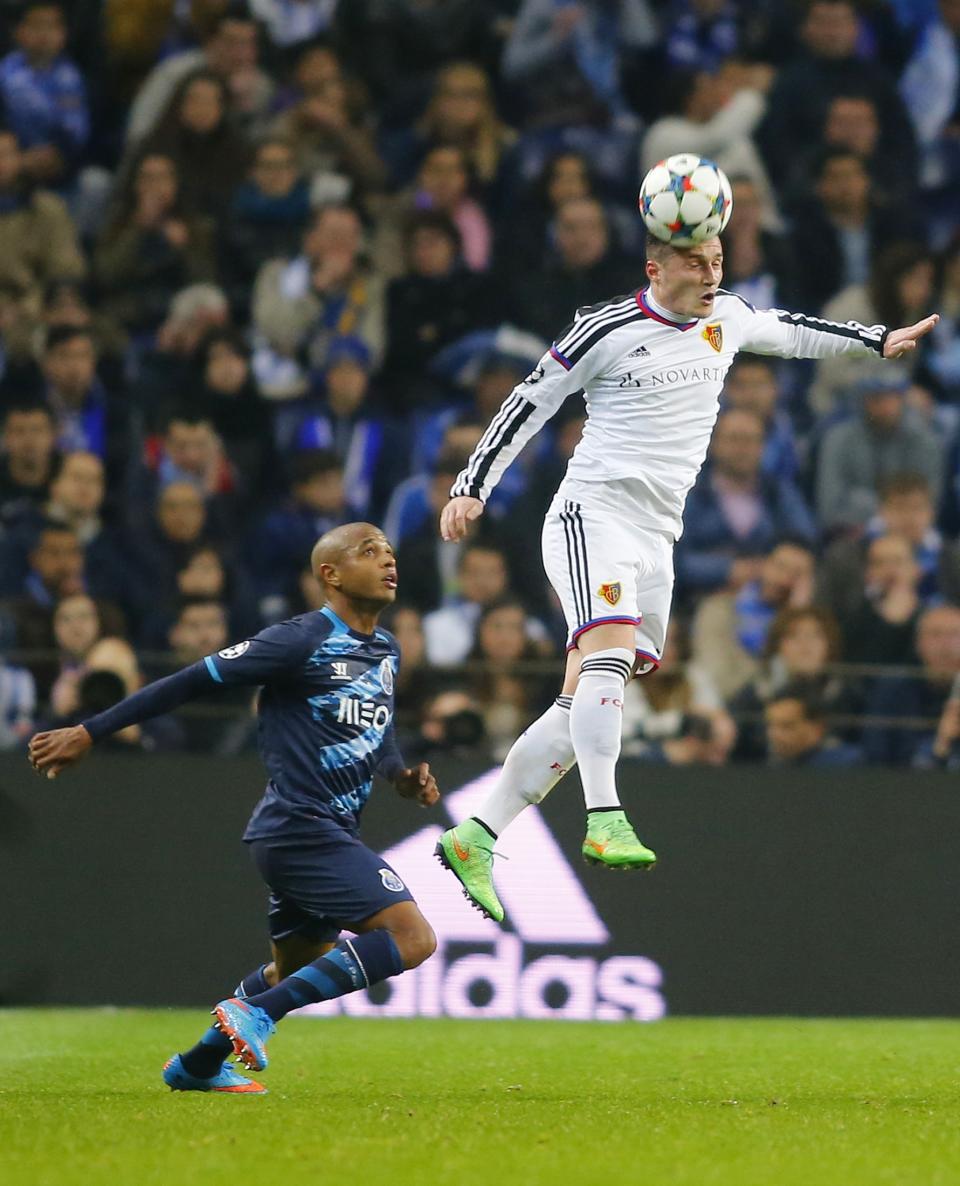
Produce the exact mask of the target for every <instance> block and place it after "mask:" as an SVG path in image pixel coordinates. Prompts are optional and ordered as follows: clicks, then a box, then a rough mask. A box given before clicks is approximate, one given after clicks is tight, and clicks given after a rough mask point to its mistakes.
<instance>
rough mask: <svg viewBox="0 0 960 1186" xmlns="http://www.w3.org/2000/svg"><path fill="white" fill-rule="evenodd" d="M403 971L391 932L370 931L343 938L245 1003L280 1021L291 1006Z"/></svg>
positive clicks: (330, 997) (328, 998)
mask: <svg viewBox="0 0 960 1186" xmlns="http://www.w3.org/2000/svg"><path fill="white" fill-rule="evenodd" d="M402 971H403V960H402V959H401V958H400V952H399V951H398V950H397V945H396V943H394V941H393V936H392V935H391V934H390V932H389V931H369V932H368V933H367V934H365V935H357V936H356V938H354V939H342V940H341V941H340V942H339V943H338V944H337V945H336V947H334V949H333V950H332V951H328V952H327V954H326V955H323V956H321V957H320V959H318V960H314V961H313V963H312V964H307V966H306V967H305V968H301V969H300V970H299V971H298V972H294V974H293V975H292V976H288V977H287V978H286V980H281V981H280V983H279V984H278V985H277V987H276V988H270V989H268V990H267V991H266V992H264V993H260V994H259V995H258V996H255V997H249V998H248V1003H249V1004H251V1005H257V1006H259V1008H261V1009H263V1010H264V1011H265V1012H266V1013H268V1014H269V1016H270V1017H271V1018H272V1019H273V1020H274V1021H279V1020H280V1018H281V1017H285V1016H286V1015H287V1014H288V1013H289V1012H290V1011H291V1009H299V1008H300V1006H301V1005H311V1004H313V1003H315V1002H316V1001H331V1000H333V998H334V997H342V996H344V995H345V994H346V993H348V992H356V991H357V990H358V989H361V988H369V987H370V985H371V984H378V983H379V982H380V981H381V980H386V979H387V977H388V976H397V975H399V974H400V973H401V972H402Z"/></svg>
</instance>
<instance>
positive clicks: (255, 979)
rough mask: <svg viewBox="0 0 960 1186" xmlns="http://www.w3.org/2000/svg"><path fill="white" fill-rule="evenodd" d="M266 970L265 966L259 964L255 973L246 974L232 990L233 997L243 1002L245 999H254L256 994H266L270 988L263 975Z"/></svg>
mask: <svg viewBox="0 0 960 1186" xmlns="http://www.w3.org/2000/svg"><path fill="white" fill-rule="evenodd" d="M266 970H267V965H266V964H261V965H260V967H259V968H257V970H256V971H255V972H248V973H247V975H246V976H244V978H243V979H242V980H241V981H240V983H239V984H238V985H237V987H236V988H235V989H234V990H233V995H234V996H235V997H239V998H240V999H241V1000H244V999H245V998H246V997H255V996H257V994H258V993H261V992H266V991H267V989H268V988H269V987H270V985H269V984H268V983H267V978H266V976H265V975H264V972H266Z"/></svg>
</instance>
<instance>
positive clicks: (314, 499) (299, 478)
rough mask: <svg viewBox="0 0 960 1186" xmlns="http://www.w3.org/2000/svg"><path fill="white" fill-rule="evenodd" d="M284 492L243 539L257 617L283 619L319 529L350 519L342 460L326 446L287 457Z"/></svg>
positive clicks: (325, 529) (269, 620) (296, 592)
mask: <svg viewBox="0 0 960 1186" xmlns="http://www.w3.org/2000/svg"><path fill="white" fill-rule="evenodd" d="M289 473H290V496H289V498H288V499H287V501H286V502H285V503H283V504H282V505H281V506H280V507H278V508H277V509H276V510H273V511H270V512H269V513H268V514H267V515H266V516H265V517H264V519H263V521H262V522H261V523H260V524H259V525H258V527H257V528H256V530H255V531H254V532H253V533H252V536H251V537H250V539H249V541H248V544H249V546H248V548H247V564H248V567H249V570H250V572H251V574H252V576H253V579H254V585H255V588H256V593H257V597H258V600H259V605H260V613H261V616H262V617H263V618H264V619H265V620H266V621H268V622H276V621H279V620H280V619H281V618H283V617H285V616H286V615H287V613H288V612H289V607H290V605H291V604H292V603H293V602H294V600H295V599H296V598H297V597H298V596H299V582H300V573H301V571H302V570H303V567H304V564H305V563H306V562H307V560H308V559H309V556H310V552H311V550H312V548H313V545H314V544H315V543H316V542H317V540H318V539H319V538H320V536H321V535H323V534H324V532H326V531H329V530H330V529H331V528H333V527H338V526H339V525H340V524H341V523H346V522H347V521H348V520H349V519H350V512H349V510H348V508H347V504H346V494H345V491H344V483H343V463H342V462H341V461H340V459H339V457H337V455H336V453H334V452H333V450H331V449H304V450H303V451H302V452H299V453H295V454H294V455H293V456H292V457H291V458H290V461H289Z"/></svg>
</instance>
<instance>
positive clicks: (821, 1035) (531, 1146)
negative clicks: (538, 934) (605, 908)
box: [0, 1010, 960, 1186]
mask: <svg viewBox="0 0 960 1186" xmlns="http://www.w3.org/2000/svg"><path fill="white" fill-rule="evenodd" d="M204 1024H205V1017H204V1015H203V1014H202V1013H201V1012H199V1011H197V1012H189V1013H187V1012H160V1011H146V1010H144V1011H138V1010H124V1011H102V1010H57V1011H42V1010H36V1011H33V1010H10V1011H5V1012H0V1182H2V1183H3V1184H4V1186H100V1184H101V1183H103V1184H110V1186H153V1184H156V1186H192V1184H193V1183H198V1184H199V1183H203V1184H204V1186H220V1184H221V1183H222V1184H224V1186H226V1184H227V1183H230V1186H235V1184H236V1182H237V1181H239V1180H247V1181H255V1182H261V1183H267V1184H273V1183H278V1184H282V1186H300V1184H301V1183H302V1184H304V1186H306V1184H307V1183H309V1184H310V1186H317V1184H318V1183H336V1182H347V1181H349V1182H351V1183H361V1184H364V1186H366V1184H370V1186H379V1184H381V1183H383V1184H384V1186H414V1184H416V1186H432V1184H433V1183H455V1184H456V1186H480V1184H481V1183H482V1184H483V1186H514V1184H516V1186H520V1184H522V1186H581V1184H582V1186H593V1184H594V1183H598V1184H599V1183H603V1184H604V1186H610V1184H619V1183H633V1182H637V1183H656V1184H657V1186H881V1184H884V1183H897V1186H912V1184H913V1183H916V1184H917V1186H956V1184H957V1183H958V1182H960V1123H958V1120H960V1080H958V1075H960V1022H950V1021H937V1022H921V1021H893V1022H887V1021H793V1020H681V1019H672V1020H668V1021H664V1022H660V1023H657V1024H655V1025H638V1024H631V1023H627V1024H620V1025H604V1024H572V1023H553V1024H551V1023H543V1022H514V1021H510V1022H453V1021H383V1020H373V1021H370V1020H367V1021H364V1020H357V1019H348V1018H336V1019H329V1020H312V1019H303V1020H301V1019H299V1018H297V1019H291V1020H290V1021H289V1022H287V1023H286V1024H285V1025H283V1026H281V1028H280V1031H279V1033H278V1034H277V1036H276V1037H275V1038H274V1039H273V1040H272V1042H271V1056H272V1062H271V1066H270V1069H269V1070H268V1071H267V1072H266V1073H265V1075H264V1076H263V1081H264V1082H265V1083H267V1084H268V1085H269V1087H270V1094H269V1095H268V1096H266V1097H260V1098H256V1097H249V1096H248V1097H244V1096H240V1097H237V1096H205V1095H199V1094H193V1093H190V1094H179V1093H178V1094H172V1093H171V1092H169V1091H168V1090H167V1089H166V1088H165V1087H164V1086H163V1084H162V1083H161V1082H160V1078H159V1071H160V1067H161V1065H162V1063H163V1062H164V1060H165V1058H166V1057H167V1056H168V1055H169V1054H170V1053H172V1052H173V1051H174V1050H177V1049H182V1048H184V1047H186V1046H187V1045H189V1044H190V1042H191V1041H192V1040H193V1039H194V1037H195V1036H196V1035H197V1034H198V1033H199V1032H200V1031H201V1029H202V1028H203V1026H204Z"/></svg>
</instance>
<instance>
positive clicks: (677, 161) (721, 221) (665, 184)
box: [639, 152, 733, 247]
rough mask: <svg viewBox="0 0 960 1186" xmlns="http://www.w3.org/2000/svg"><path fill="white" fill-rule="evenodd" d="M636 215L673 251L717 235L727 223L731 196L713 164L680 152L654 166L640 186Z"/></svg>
mask: <svg viewBox="0 0 960 1186" xmlns="http://www.w3.org/2000/svg"><path fill="white" fill-rule="evenodd" d="M639 204H640V214H641V217H642V218H643V222H644V225H645V226H646V228H647V231H648V233H649V234H651V235H653V236H654V238H656V239H660V240H661V241H662V242H664V243H670V244H671V245H672V246H674V247H692V246H693V245H694V244H696V243H702V242H703V241H704V240H705V239H712V238H713V237H714V235H719V234H720V232H721V231H722V230H723V228H724V227H725V226H726V225H727V223H728V221H729V220H730V213H731V211H732V210H733V194H732V192H731V190H730V182H729V181H728V180H727V177H726V174H725V173H724V172H723V170H722V169H720V168H719V167H718V166H717V165H715V164H714V163H713V161H708V160H707V158H706V157H700V156H696V155H695V154H694V153H691V152H681V153H678V154H677V155H676V156H670V157H667V159H666V160H665V161H660V163H659V164H657V165H654V166H653V168H652V169H651V170H650V172H649V173H648V174H647V175H646V177H644V179H643V184H642V185H641V186H640V203H639Z"/></svg>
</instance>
